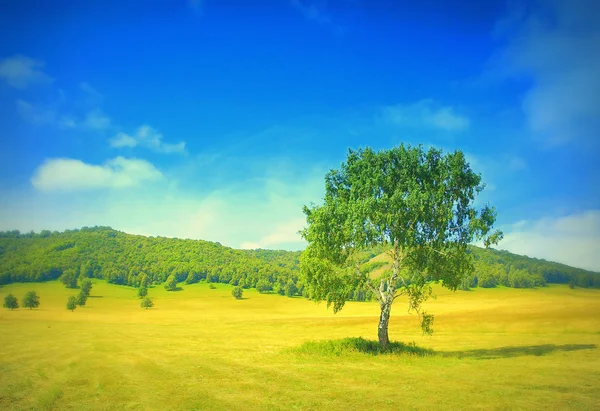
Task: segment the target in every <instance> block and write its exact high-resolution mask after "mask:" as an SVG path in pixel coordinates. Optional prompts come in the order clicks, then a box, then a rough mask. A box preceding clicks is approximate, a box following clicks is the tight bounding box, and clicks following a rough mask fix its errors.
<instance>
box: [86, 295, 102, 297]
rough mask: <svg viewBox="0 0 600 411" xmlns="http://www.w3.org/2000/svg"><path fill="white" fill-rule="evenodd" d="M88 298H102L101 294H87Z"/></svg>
mask: <svg viewBox="0 0 600 411" xmlns="http://www.w3.org/2000/svg"><path fill="white" fill-rule="evenodd" d="M88 298H104V296H102V295H88Z"/></svg>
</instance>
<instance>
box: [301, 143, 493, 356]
mask: <svg viewBox="0 0 600 411" xmlns="http://www.w3.org/2000/svg"><path fill="white" fill-rule="evenodd" d="M483 188H484V184H482V182H481V176H480V175H478V174H476V173H475V172H473V171H472V170H471V168H470V166H469V164H468V163H467V161H466V160H465V157H464V155H463V153H462V152H461V151H455V152H453V153H448V154H444V153H443V152H442V150H439V149H435V148H430V149H429V150H427V151H425V150H424V149H423V147H422V146H417V147H411V146H409V145H408V146H405V145H400V146H399V147H394V148H392V149H390V150H382V151H378V152H376V151H373V150H372V149H370V148H366V149H360V150H358V151H353V150H349V152H348V157H347V160H346V162H344V163H342V165H341V168H340V170H331V171H330V172H329V173H328V174H327V175H326V177H325V191H326V194H325V202H324V204H323V205H311V206H310V207H306V206H305V207H304V213H305V214H306V220H307V227H306V228H305V229H304V230H302V231H301V233H300V234H301V235H302V237H303V238H304V239H305V240H306V241H307V242H308V246H307V248H306V250H305V252H304V253H303V254H302V256H301V261H300V269H301V275H302V277H303V283H304V284H305V285H306V286H307V287H308V288H309V290H308V295H309V296H310V297H311V298H312V299H313V300H316V301H321V300H325V301H326V302H327V305H328V306H330V305H333V310H334V312H338V311H339V310H341V309H342V308H343V307H344V303H345V302H346V301H347V300H348V299H350V298H351V296H352V295H353V292H354V290H355V289H357V288H359V287H366V288H368V289H369V290H371V291H372V292H373V294H374V295H375V297H376V299H377V301H378V302H379V306H380V309H381V314H380V317H379V325H378V337H379V344H380V346H381V348H382V349H386V348H387V346H388V344H389V337H388V324H389V319H390V313H391V307H392V303H393V302H394V301H395V300H396V299H397V298H398V297H400V296H406V297H407V298H408V308H409V311H415V312H416V313H417V314H418V315H419V317H420V320H421V328H422V330H423V332H424V333H426V334H431V333H432V329H431V326H432V324H433V316H432V315H430V314H428V313H426V312H425V311H423V310H422V309H421V304H422V303H423V302H424V301H425V300H427V298H428V297H430V296H431V294H432V289H431V286H430V283H431V281H441V282H442V284H443V285H444V286H445V287H447V288H449V289H451V290H456V289H457V288H458V286H459V285H460V284H461V281H462V279H463V278H464V277H466V276H468V275H470V274H471V273H472V271H473V263H472V261H471V257H470V255H469V254H468V252H467V244H468V243H470V242H471V241H474V240H482V241H483V242H484V244H485V246H486V247H487V246H489V245H490V244H496V243H497V242H498V241H500V239H501V238H502V233H501V232H500V231H494V232H492V226H493V224H494V222H495V218H496V212H495V210H494V208H492V207H489V206H487V205H485V206H483V207H482V208H481V209H476V208H475V207H474V206H473V202H474V199H475V196H476V195H477V194H479V193H480V192H481V191H482V190H483ZM377 246H380V247H381V246H383V247H384V249H385V250H386V251H385V252H386V253H387V255H388V257H389V258H390V260H391V262H392V269H391V270H389V272H387V273H385V274H382V275H381V276H380V277H379V278H376V279H372V278H370V276H369V275H368V274H367V273H365V272H364V271H361V269H360V259H359V255H360V253H361V252H366V251H368V250H369V249H371V248H373V247H377Z"/></svg>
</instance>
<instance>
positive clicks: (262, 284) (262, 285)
mask: <svg viewBox="0 0 600 411" xmlns="http://www.w3.org/2000/svg"><path fill="white" fill-rule="evenodd" d="M256 290H257V291H258V292H259V293H261V294H264V293H268V292H270V291H273V286H272V285H271V284H270V283H269V282H268V281H266V280H259V281H258V282H257V283H256Z"/></svg>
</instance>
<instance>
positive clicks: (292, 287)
mask: <svg viewBox="0 0 600 411" xmlns="http://www.w3.org/2000/svg"><path fill="white" fill-rule="evenodd" d="M284 289H285V295H287V296H288V297H293V296H295V295H296V294H297V293H298V287H296V284H294V282H293V281H292V280H289V281H288V282H287V284H286V285H285V287H284Z"/></svg>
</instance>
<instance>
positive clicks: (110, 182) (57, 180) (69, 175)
mask: <svg viewBox="0 0 600 411" xmlns="http://www.w3.org/2000/svg"><path fill="white" fill-rule="evenodd" d="M161 177H162V173H161V172H160V171H159V170H157V169H156V168H155V167H154V166H153V165H152V164H150V163H149V162H147V161H145V160H138V159H127V158H124V157H116V158H114V159H111V160H108V161H107V162H106V163H105V164H103V165H93V164H86V163H84V162H83V161H81V160H74V159H69V158H53V159H48V160H46V161H45V162H44V163H43V164H42V165H41V166H39V167H38V169H37V170H36V171H35V174H34V176H33V177H32V178H31V183H32V185H33V186H34V187H35V188H36V189H38V190H41V191H78V190H93V189H102V188H128V187H134V186H137V185H140V184H142V183H145V182H148V181H153V180H157V179H160V178H161Z"/></svg>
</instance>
